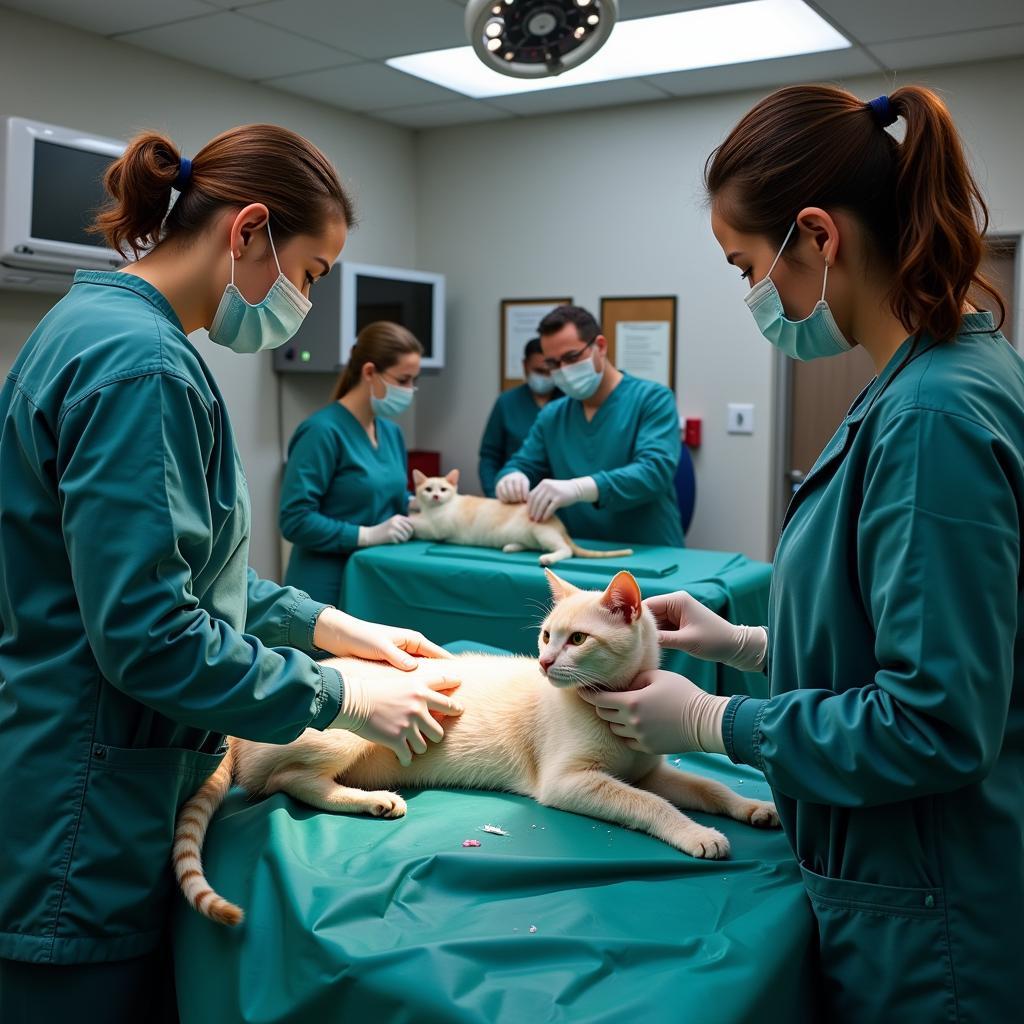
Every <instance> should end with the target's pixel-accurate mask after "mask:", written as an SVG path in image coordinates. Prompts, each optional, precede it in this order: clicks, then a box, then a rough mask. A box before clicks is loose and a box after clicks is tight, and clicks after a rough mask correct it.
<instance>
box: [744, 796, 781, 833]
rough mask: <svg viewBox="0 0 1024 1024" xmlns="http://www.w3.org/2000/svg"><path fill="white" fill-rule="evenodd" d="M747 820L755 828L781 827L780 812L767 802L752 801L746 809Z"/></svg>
mask: <svg viewBox="0 0 1024 1024" xmlns="http://www.w3.org/2000/svg"><path fill="white" fill-rule="evenodd" d="M746 819H747V821H748V822H749V823H750V824H751V825H753V826H754V827H755V828H778V827H779V812H778V811H777V810H775V804H772V803H769V802H768V801H767V800H752V801H751V802H750V804H749V805H748V806H747V809H746Z"/></svg>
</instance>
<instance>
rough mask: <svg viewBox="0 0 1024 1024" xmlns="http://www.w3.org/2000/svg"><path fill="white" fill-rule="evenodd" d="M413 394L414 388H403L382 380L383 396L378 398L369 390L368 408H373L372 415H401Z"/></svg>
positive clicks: (410, 403)
mask: <svg viewBox="0 0 1024 1024" xmlns="http://www.w3.org/2000/svg"><path fill="white" fill-rule="evenodd" d="M415 394H416V389H415V388H403V387H399V386H398V385H397V384H389V383H388V382H387V381H384V397H383V398H378V397H377V396H376V395H375V394H374V393H373V392H372V391H371V392H370V408H371V409H372V410H373V415H374V416H387V417H389V418H390V417H394V416H401V415H402V413H403V412H405V410H406V409H408V408H409V406H410V405H412V398H413V395H415Z"/></svg>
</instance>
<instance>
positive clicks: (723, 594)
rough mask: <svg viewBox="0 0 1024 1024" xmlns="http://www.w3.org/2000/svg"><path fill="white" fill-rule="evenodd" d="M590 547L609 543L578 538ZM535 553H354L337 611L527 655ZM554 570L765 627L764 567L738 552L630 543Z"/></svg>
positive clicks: (730, 673)
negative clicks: (687, 601)
mask: <svg viewBox="0 0 1024 1024" xmlns="http://www.w3.org/2000/svg"><path fill="white" fill-rule="evenodd" d="M579 543H580V544H581V545H583V546H584V547H588V548H595V549H597V550H602V549H603V550H609V549H611V548H614V547H616V545H614V544H611V543H608V542H606V541H579ZM537 557H538V553H537V552H536V551H523V552H519V553H517V554H504V553H503V552H501V551H499V550H496V549H492V548H479V547H463V546H459V545H454V544H434V543H430V542H427V541H411V542H410V543H408V544H396V545H382V546H380V547H374V548H364V549H362V550H361V551H357V552H356V553H355V554H354V555H353V556H352V557H351V558H350V559H349V561H348V564H347V565H346V567H345V574H344V579H343V584H342V594H343V603H344V608H345V610H346V611H347V612H350V613H351V614H353V615H357V616H359V617H360V618H364V619H369V620H370V621H373V622H386V623H388V624H390V625H394V626H406V627H409V628H410V629H418V630H420V632H422V633H424V634H425V635H426V636H428V637H430V639H431V640H434V641H435V642H437V643H440V644H446V643H451V642H453V641H456V640H472V641H474V642H477V643H482V644H489V645H491V646H494V647H499V648H502V649H504V650H507V651H513V652H515V653H517V654H536V653H537V628H538V626H539V625H540V623H541V621H542V619H543V618H544V616H545V614H546V612H547V609H548V607H549V606H550V594H549V591H548V585H547V581H546V580H545V578H544V572H543V570H542V568H541V567H540V566H539V565H538V564H537ZM553 568H554V570H555V572H557V573H558V574H559V576H562V577H563V578H564V579H567V580H568V581H569V582H570V583H573V584H575V585H576V586H578V587H585V588H587V589H595V590H596V589H603V588H604V587H605V586H606V585H607V583H608V581H609V580H611V578H612V576H614V575H615V573H616V572H618V571H619V570H620V569H626V570H628V571H629V572H631V573H633V575H634V576H635V577H636V579H637V582H638V583H639V584H640V589H641V591H642V592H643V595H644V597H652V596H653V595H655V594H669V593H672V592H673V591H676V590H688V591H689V592H690V593H691V594H692V595H693V596H694V597H695V598H697V599H698V600H699V601H700V602H701V603H703V604H705V605H707V607H709V608H711V609H712V610H713V611H715V612H718V614H720V615H724V616H725V617H726V618H727V619H729V620H730V621H731V622H741V623H745V624H747V625H764V624H765V623H766V622H767V620H768V590H769V587H770V584H771V572H772V570H771V566H770V565H768V564H766V563H764V562H756V561H753V560H752V559H749V558H747V557H746V556H744V555H740V554H735V553H733V552H724V551H702V550H697V549H694V548H665V547H644V546H640V545H634V554H633V555H632V556H630V557H628V558H609V559H585V558H569V559H566V560H565V561H564V562H559V563H558V564H557V565H555V566H554V567H553ZM662 667H663V668H666V669H670V670H671V671H673V672H680V673H682V674H683V675H685V676H688V677H689V678H690V679H692V680H693V681H694V682H695V683H697V684H698V685H699V686H702V687H703V688H704V689H705V690H708V691H710V692H712V693H720V694H733V693H746V694H750V695H752V696H755V697H767V696H768V680H767V678H766V677H765V676H764V675H762V674H760V673H743V672H737V671H736V670H735V669H731V668H726V667H725V666H724V665H716V664H713V663H710V662H706V661H701V660H699V659H697V658H693V657H691V656H690V655H687V654H683V653H682V652H681V651H666V652H665V654H664V656H663V658H662Z"/></svg>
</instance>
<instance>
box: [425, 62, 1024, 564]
mask: <svg viewBox="0 0 1024 1024" xmlns="http://www.w3.org/2000/svg"><path fill="white" fill-rule="evenodd" d="M899 80H900V81H923V82H925V83H928V84H932V85H934V86H937V87H939V88H940V89H942V91H943V92H944V93H945V95H946V98H947V100H948V102H949V103H950V105H951V107H952V109H953V112H954V115H955V116H956V117H957V120H958V123H959V124H960V126H961V129H962V130H963V133H964V136H965V138H966V140H967V142H968V145H969V146H970V147H971V150H972V152H973V154H974V157H975V162H976V165H977V167H978V171H979V176H980V178H981V181H982V183H983V185H984V187H985V189H986V191H987V193H988V195H989V198H990V199H991V202H992V213H993V226H994V228H996V229H998V230H1009V231H1016V232H1019V231H1021V230H1024V189H1022V188H1021V185H1020V180H1021V168H1022V167H1024V136H1022V133H1021V131H1020V128H1021V125H1022V124H1024V61H1021V60H1014V61H993V62H990V63H988V64H984V65H973V66H959V67H949V68H943V69H940V70H936V71H931V72H925V73H914V74H912V75H906V76H900V79H899ZM844 84H847V85H849V87H850V88H852V89H853V90H854V91H856V92H857V93H858V94H859V95H861V96H863V97H865V98H866V99H869V98H872V97H873V96H876V95H878V94H879V93H880V92H882V91H884V90H885V89H886V88H887V87H888V86H890V83H888V82H886V81H885V80H884V79H883V78H882V77H881V76H879V77H877V78H872V79H856V80H853V81H850V82H849V83H844ZM759 95H760V94H758V93H752V92H750V93H737V94H731V95H723V96H700V97H697V98H694V99H692V100H679V101H676V100H669V101H665V102H662V103H654V104H649V105H644V106H635V107H625V108H617V109H610V110H602V111H592V112H580V113H573V114H562V115H558V116H552V117H543V118H532V119H530V120H516V121H502V122H499V123H495V124H487V125H476V126H467V127H461V128H459V127H457V128H447V129H442V130H436V131H431V132H427V133H425V134H423V135H421V136H420V139H419V146H418V152H417V164H418V169H419V181H418V184H419V193H418V195H419V202H418V207H419V220H418V224H419V228H418V232H417V239H418V249H417V252H418V256H419V262H420V264H421V265H423V266H429V267H430V268H431V269H435V270H440V271H443V272H444V273H446V274H447V275H448V289H449V299H450V307H451V308H450V328H449V333H448V351H449V363H450V368H449V370H448V371H447V372H446V373H445V374H443V375H442V376H441V377H439V378H437V379H435V380H430V381H427V382H426V383H425V384H424V386H423V388H422V389H421V392H420V396H419V401H418V407H417V439H418V442H419V443H420V445H421V446H422V447H428V448H439V449H440V450H441V451H442V452H443V454H444V460H445V464H446V466H448V467H452V466H458V467H459V468H461V469H462V470H463V471H464V472H468V476H469V479H470V480H474V481H475V477H476V473H475V469H476V441H477V438H478V437H479V433H480V429H481V426H482V424H483V422H484V420H485V418H486V416H487V413H488V411H489V409H490V406H491V404H492V402H493V401H494V398H495V397H496V395H497V390H498V383H497V382H498V359H499V356H498V352H499V341H498V318H499V314H498V302H499V300H500V299H502V298H515V297H531V296H543V295H561V294H569V295H572V296H573V297H574V298H575V300H576V302H578V303H580V304H582V305H584V306H587V307H589V308H591V309H592V310H593V311H594V312H595V314H598V313H599V305H600V297H601V296H602V295H607V296H616V295H631V294H633V295H663V294H678V296H679V304H678V309H679V313H678V316H679V322H678V358H677V367H678V369H677V395H678V400H679V407H680V410H681V412H683V413H684V414H685V415H688V416H700V417H702V418H703V420H704V444H703V447H702V448H701V449H700V451H699V452H698V453H697V455H696V457H695V462H696V467H697V475H698V499H697V510H696V515H695V518H694V522H693V525H692V528H691V531H690V536H689V542H690V543H691V544H692V545H694V546H695V547H702V548H712V549H725V550H739V551H745V552H747V553H748V554H750V555H752V556H754V557H760V558H765V557H768V553H769V551H770V550H771V547H772V544H773V541H774V536H773V531H774V527H773V525H772V523H771V520H772V515H771V510H770V507H769V506H770V502H769V490H770V485H771V482H772V473H771V468H772V466H771V452H772V441H773V437H772V424H773V420H774V415H775V410H774V409H773V388H772V374H773V363H774V361H773V359H772V353H771V349H770V347H769V346H768V345H767V344H766V343H765V342H764V341H763V339H762V338H761V336H760V335H759V334H758V332H757V330H756V328H755V327H754V324H753V320H752V319H751V316H750V313H749V312H748V310H747V308H746V306H745V305H744V303H743V296H744V293H745V291H746V285H745V284H744V283H743V282H742V281H740V279H739V273H738V271H735V270H734V269H732V268H731V267H727V266H726V265H725V263H724V262H723V258H722V253H721V250H720V249H719V248H718V246H717V244H716V242H715V240H714V238H713V236H712V234H711V231H710V228H709V226H708V216H707V212H706V210H705V208H704V203H703V196H702V190H701V171H702V168H703V165H704V160H705V158H706V156H707V154H708V153H709V152H710V151H711V150H712V149H713V148H714V146H715V145H716V144H718V143H719V142H720V141H721V140H722V138H723V137H724V135H725V133H726V132H727V131H728V129H729V128H730V127H731V126H732V124H734V123H735V121H736V120H737V119H738V118H739V117H740V116H741V115H742V114H743V113H744V111H745V110H747V109H748V108H749V107H750V106H751V104H752V103H753V102H755V101H756V100H757V99H758V98H759ZM729 402H752V403H753V404H754V406H755V428H756V433H755V434H754V435H753V436H749V437H748V436H730V435H728V434H727V433H726V429H725V425H726V405H727V404H728V403H729Z"/></svg>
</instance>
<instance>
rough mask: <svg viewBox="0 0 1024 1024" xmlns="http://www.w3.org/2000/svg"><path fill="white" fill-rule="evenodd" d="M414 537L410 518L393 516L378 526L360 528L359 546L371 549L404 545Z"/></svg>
mask: <svg viewBox="0 0 1024 1024" xmlns="http://www.w3.org/2000/svg"><path fill="white" fill-rule="evenodd" d="M411 537H412V523H411V522H410V521H409V517H408V516H392V517H391V518H390V519H385V520H384V522H383V523H378V524H377V525H376V526H360V527H359V541H358V543H359V546H360V547H361V548H371V547H373V546H374V545H376V544H402V543H404V542H405V541H407V540H409V539H410V538H411Z"/></svg>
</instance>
